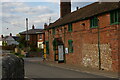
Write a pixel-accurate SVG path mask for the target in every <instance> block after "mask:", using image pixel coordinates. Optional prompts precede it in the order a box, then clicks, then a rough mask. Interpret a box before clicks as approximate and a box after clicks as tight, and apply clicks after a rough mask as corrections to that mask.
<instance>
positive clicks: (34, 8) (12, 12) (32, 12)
mask: <svg viewBox="0 0 120 80" xmlns="http://www.w3.org/2000/svg"><path fill="white" fill-rule="evenodd" d="M24 1H25V0H19V1H17V0H4V2H2V3H0V8H1V11H0V22H1V24H2V25H1V26H0V29H1V32H0V34H3V35H9V33H12V34H13V35H16V34H18V33H20V32H22V31H25V30H26V26H25V25H26V24H25V20H26V18H28V23H29V25H28V27H29V29H31V28H32V25H35V28H37V29H43V26H44V23H49V21H50V22H51V23H53V22H54V21H56V20H57V19H58V18H59V17H60V6H59V5H60V3H59V1H56V0H54V1H53V0H44V2H43V0H42V1H36V0H34V2H33V0H32V1H28V2H27V1H26V2H24ZM55 1H56V2H55ZM93 2H94V1H90V2H85V1H84V2H82V1H81V2H72V12H73V11H75V10H76V7H77V6H79V7H83V6H85V5H88V4H91V3H93ZM50 19H51V20H50Z"/></svg>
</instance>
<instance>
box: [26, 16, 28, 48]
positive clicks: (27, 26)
mask: <svg viewBox="0 0 120 80" xmlns="http://www.w3.org/2000/svg"><path fill="white" fill-rule="evenodd" d="M26 41H27V47H28V18H26Z"/></svg>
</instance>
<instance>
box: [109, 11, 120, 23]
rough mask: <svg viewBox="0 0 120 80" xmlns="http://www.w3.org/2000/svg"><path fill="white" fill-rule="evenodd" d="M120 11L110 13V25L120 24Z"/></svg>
mask: <svg viewBox="0 0 120 80" xmlns="http://www.w3.org/2000/svg"><path fill="white" fill-rule="evenodd" d="M119 14H120V10H115V11H112V12H111V13H110V23H111V24H118V23H120V15H119Z"/></svg>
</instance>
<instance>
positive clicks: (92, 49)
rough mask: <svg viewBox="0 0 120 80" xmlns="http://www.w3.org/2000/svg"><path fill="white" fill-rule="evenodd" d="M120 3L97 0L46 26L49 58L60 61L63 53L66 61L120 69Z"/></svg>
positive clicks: (109, 69)
mask: <svg viewBox="0 0 120 80" xmlns="http://www.w3.org/2000/svg"><path fill="white" fill-rule="evenodd" d="M119 4H120V3H119V2H112V3H107V2H103V3H98V2H95V3H93V4H90V5H88V6H85V7H83V8H80V9H79V10H77V11H74V12H72V13H69V14H67V15H65V16H62V17H60V18H59V19H58V20H57V21H55V22H54V23H52V24H51V25H49V26H48V27H47V28H46V29H45V44H46V54H47V58H48V59H49V60H52V61H58V62H59V59H60V58H61V56H62V59H63V62H65V63H66V64H73V65H78V66H83V67H90V68H96V69H102V70H107V71H115V72H119V70H120V68H119V67H120V55H119V53H120V52H119V49H120V45H119V40H120V36H119V34H120V15H119V14H120V7H119ZM61 8H63V7H61ZM60 45H63V52H61V51H60V50H59V49H60V48H59V47H58V46H60ZM61 53H63V55H61Z"/></svg>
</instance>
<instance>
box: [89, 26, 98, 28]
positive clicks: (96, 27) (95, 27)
mask: <svg viewBox="0 0 120 80" xmlns="http://www.w3.org/2000/svg"><path fill="white" fill-rule="evenodd" d="M97 27H98V26H92V27H90V28H91V29H94V28H97Z"/></svg>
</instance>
